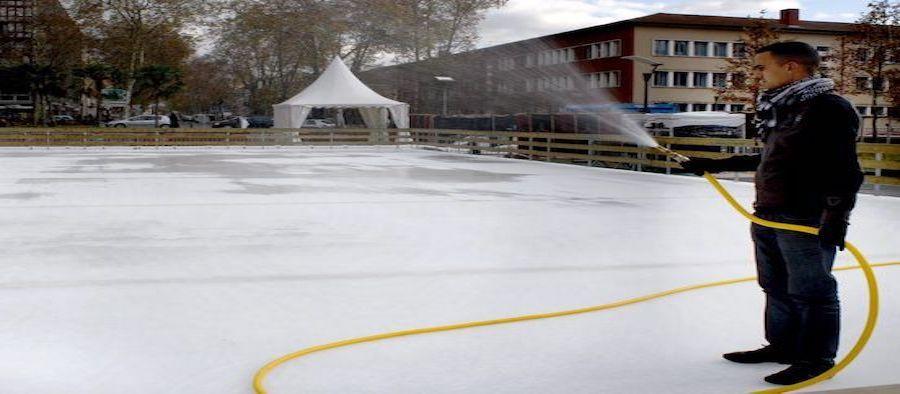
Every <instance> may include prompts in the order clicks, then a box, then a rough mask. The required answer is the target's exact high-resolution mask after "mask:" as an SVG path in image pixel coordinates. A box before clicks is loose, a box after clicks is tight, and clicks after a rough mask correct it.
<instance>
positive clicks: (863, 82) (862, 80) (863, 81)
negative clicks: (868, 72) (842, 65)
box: [856, 77, 869, 90]
mask: <svg viewBox="0 0 900 394" xmlns="http://www.w3.org/2000/svg"><path fill="white" fill-rule="evenodd" d="M856 89H857V90H869V77H856Z"/></svg>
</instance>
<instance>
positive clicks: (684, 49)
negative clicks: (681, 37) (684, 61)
mask: <svg viewBox="0 0 900 394" xmlns="http://www.w3.org/2000/svg"><path fill="white" fill-rule="evenodd" d="M687 55H688V42H687V41H675V56H687Z"/></svg>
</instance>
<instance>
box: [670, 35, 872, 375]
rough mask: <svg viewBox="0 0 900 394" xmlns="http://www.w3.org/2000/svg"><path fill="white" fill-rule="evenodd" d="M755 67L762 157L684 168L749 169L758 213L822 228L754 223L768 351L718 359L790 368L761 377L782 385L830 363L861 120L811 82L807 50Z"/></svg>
mask: <svg viewBox="0 0 900 394" xmlns="http://www.w3.org/2000/svg"><path fill="white" fill-rule="evenodd" d="M753 60H754V66H753V67H754V73H755V75H756V76H757V77H759V79H760V80H761V83H762V87H763V89H765V92H764V93H763V94H762V95H761V96H760V98H759V101H758V102H757V106H756V111H757V113H756V114H757V125H758V127H759V129H760V136H761V139H762V141H763V142H764V147H763V151H762V154H761V155H753V156H733V157H730V158H727V159H720V160H713V159H702V158H697V159H692V160H690V161H688V162H686V163H684V164H683V166H684V168H685V169H687V170H688V171H691V172H694V173H697V174H702V173H703V172H704V171H706V172H719V171H752V170H755V171H756V177H755V182H756V202H755V203H754V208H755V210H756V216H759V217H761V218H763V219H768V220H772V221H777V222H785V223H794V224H801V225H806V226H812V227H819V235H818V236H814V235H810V234H804V233H798V232H793V231H787V230H775V229H771V228H767V227H763V226H759V225H756V224H753V225H752V226H751V234H752V238H753V243H754V246H755V254H756V268H757V273H758V281H759V285H760V286H761V287H762V289H763V291H764V292H765V294H766V308H765V334H766V340H767V341H768V342H769V344H768V345H766V346H764V347H763V348H761V349H757V350H752V351H745V352H735V353H728V354H725V355H724V357H725V359H727V360H730V361H733V362H737V363H747V364H753V363H764V362H775V363H781V364H790V367H789V368H787V369H785V370H783V371H780V372H778V373H775V374H772V375H769V376H767V377H766V378H765V380H766V381H767V382H770V383H774V384H782V385H789V384H794V383H798V382H802V381H804V380H807V379H810V378H813V377H815V376H818V375H820V374H822V373H823V372H825V371H827V370H828V369H830V368H831V367H832V366H834V358H835V354H836V352H837V348H838V334H839V332H840V305H839V303H838V296H837V282H836V281H835V279H834V277H833V276H832V274H831V268H832V264H833V263H834V256H835V252H836V250H835V249H836V248H840V249H841V250H843V249H844V237H845V235H846V233H847V226H848V224H849V222H848V220H849V217H850V210H851V209H853V206H854V204H855V202H856V192H857V191H858V190H859V186H860V184H861V183H862V178H863V175H862V172H861V171H860V168H859V163H858V160H857V156H856V142H855V141H856V135H857V131H858V128H859V118H858V116H857V115H856V112H855V111H854V109H853V106H851V105H850V103H849V102H847V100H845V99H844V98H842V97H840V96H838V95H836V94H834V91H833V89H834V83H833V82H832V81H831V80H830V79H825V78H815V77H813V75H814V74H815V72H816V70H817V68H818V66H819V55H818V53H817V52H816V50H815V49H814V48H813V47H811V46H809V45H807V44H805V43H802V42H779V43H775V44H771V45H768V46H765V47H763V48H760V49H759V51H758V52H757V54H756V55H755V56H754V59H753Z"/></svg>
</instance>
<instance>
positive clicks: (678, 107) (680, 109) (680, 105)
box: [675, 103, 688, 112]
mask: <svg viewBox="0 0 900 394" xmlns="http://www.w3.org/2000/svg"><path fill="white" fill-rule="evenodd" d="M687 110H688V105H687V104H686V103H675V111H677V112H687Z"/></svg>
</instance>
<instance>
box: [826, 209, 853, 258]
mask: <svg viewBox="0 0 900 394" xmlns="http://www.w3.org/2000/svg"><path fill="white" fill-rule="evenodd" d="M849 219H850V212H847V211H833V210H827V209H826V210H825V212H824V213H822V226H821V227H819V243H821V244H822V245H823V246H837V247H838V248H839V249H840V250H844V246H845V245H844V238H845V237H846V236H847V226H849V225H850V222H849Z"/></svg>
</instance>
